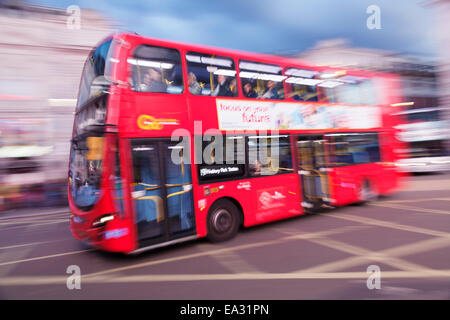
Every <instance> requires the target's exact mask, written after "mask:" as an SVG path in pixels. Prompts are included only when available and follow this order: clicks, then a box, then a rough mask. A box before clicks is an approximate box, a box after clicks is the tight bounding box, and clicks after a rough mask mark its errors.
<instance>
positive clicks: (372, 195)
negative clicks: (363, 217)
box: [358, 180, 378, 204]
mask: <svg viewBox="0 0 450 320" xmlns="http://www.w3.org/2000/svg"><path fill="white" fill-rule="evenodd" d="M377 199H378V195H377V193H376V192H375V191H374V190H373V187H372V186H371V184H370V182H369V181H368V180H363V181H362V182H361V184H360V185H359V187H358V202H359V203H360V204H365V203H368V202H371V201H375V200H377Z"/></svg>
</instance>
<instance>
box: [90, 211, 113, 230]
mask: <svg viewBox="0 0 450 320" xmlns="http://www.w3.org/2000/svg"><path fill="white" fill-rule="evenodd" d="M111 220H114V216H113V215H112V214H106V215H104V216H101V217H99V218H97V219H95V220H94V222H92V226H93V227H94V228H98V227H103V226H104V225H105V224H106V223H107V222H108V221H111Z"/></svg>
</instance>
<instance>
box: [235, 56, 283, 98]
mask: <svg viewBox="0 0 450 320" xmlns="http://www.w3.org/2000/svg"><path fill="white" fill-rule="evenodd" d="M239 70H240V71H239V77H240V78H241V83H242V92H243V93H244V96H245V97H246V98H257V99H272V100H276V99H280V100H283V99H284V86H283V80H284V79H285V78H286V76H284V75H282V74H281V71H282V69H281V67H280V66H278V65H273V64H267V63H260V62H253V61H245V60H241V61H239Z"/></svg>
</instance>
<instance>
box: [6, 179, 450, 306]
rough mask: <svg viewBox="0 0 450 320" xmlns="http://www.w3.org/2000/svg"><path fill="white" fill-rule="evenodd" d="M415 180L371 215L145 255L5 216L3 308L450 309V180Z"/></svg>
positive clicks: (299, 221)
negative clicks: (208, 303)
mask: <svg viewBox="0 0 450 320" xmlns="http://www.w3.org/2000/svg"><path fill="white" fill-rule="evenodd" d="M408 179H409V181H408V182H407V183H406V184H405V186H404V189H403V191H401V192H398V193H396V194H394V195H392V196H389V197H386V198H382V199H380V200H379V201H376V202H373V203H369V204H366V205H364V206H348V207H343V208H339V209H335V210H331V211H328V212H325V213H321V214H317V215H309V216H303V217H298V218H293V219H289V220H285V221H279V222H275V223H271V224H267V225H264V226H259V227H253V228H249V229H245V230H242V231H241V232H240V233H239V234H238V236H237V237H236V238H234V239H233V240H231V241H228V242H225V243H219V244H212V243H209V242H208V241H207V240H203V239H201V240H196V241H192V242H189V243H184V244H180V245H176V246H174V247H169V248H163V249H159V250H156V251H152V252H147V253H143V254H141V255H139V256H124V255H118V254H108V253H104V252H100V251H97V250H95V249H91V248H87V247H84V246H83V245H82V244H81V243H80V242H78V241H77V240H75V239H74V238H73V237H72V236H71V234H70V231H69V224H68V213H66V212H62V213H56V214H55V213H54V214H51V215H36V216H18V217H9V218H7V219H6V218H3V219H1V217H0V231H1V232H0V299H201V300H206V299H450V174H434V175H421V176H413V177H410V178H408ZM71 265H76V266H78V267H79V268H80V272H81V282H80V284H81V287H80V289H76V288H75V289H72V290H69V289H68V287H67V279H68V277H69V276H70V274H67V273H66V271H67V268H68V267H69V266H71ZM369 266H372V267H370V268H372V269H370V270H375V271H377V270H379V273H377V272H375V273H368V272H367V270H368V268H369ZM373 268H374V269H373ZM377 275H380V277H379V278H374V277H375V276H377ZM369 276H371V278H370V279H369ZM368 279H369V281H368ZM378 280H379V281H378ZM368 282H369V285H370V286H371V287H374V288H373V289H369V288H368ZM377 287H378V288H379V289H377Z"/></svg>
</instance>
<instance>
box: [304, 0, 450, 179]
mask: <svg viewBox="0 0 450 320" xmlns="http://www.w3.org/2000/svg"><path fill="white" fill-rule="evenodd" d="M448 3H449V2H446V4H448ZM448 12H449V14H448V18H450V10H449V11H448ZM447 21H448V20H447ZM442 29H443V30H446V31H445V32H446V33H447V35H448V39H447V40H446V46H447V47H448V50H447V53H448V54H449V55H448V56H447V57H446V59H447V60H446V61H447V63H446V65H445V66H444V67H443V65H440V64H438V61H439V60H436V59H432V58H428V57H422V56H413V55H400V54H397V53H393V52H390V51H386V50H380V49H369V48H356V47H352V46H351V44H350V43H349V41H348V40H346V39H332V40H326V41H320V42H318V43H317V44H316V45H315V46H314V47H312V48H311V49H309V50H306V51H304V52H302V53H301V54H298V55H296V56H295V57H296V58H298V59H300V60H303V61H308V62H310V63H314V64H316V65H324V66H332V67H342V68H355V69H364V70H374V71H380V72H388V73H394V74H397V75H399V76H400V77H399V78H398V79H399V80H398V81H401V83H400V85H399V86H396V87H398V88H400V89H399V90H398V92H394V93H393V94H394V95H397V96H398V97H399V98H400V99H398V100H399V101H403V102H405V103H406V105H405V106H402V107H399V108H396V110H395V111H394V109H393V112H395V113H396V114H398V115H399V116H400V117H401V118H402V120H403V124H402V125H400V126H398V128H399V129H401V130H402V132H401V134H400V135H399V138H400V139H401V140H403V141H404V142H406V143H408V146H409V147H408V149H406V150H402V151H403V152H404V156H405V157H407V158H409V159H404V160H402V161H401V162H400V163H399V165H401V166H402V168H404V169H405V171H410V172H422V171H424V170H425V169H426V171H442V170H449V169H450V157H449V156H450V152H449V151H450V148H449V144H448V142H449V138H450V129H449V128H450V121H449V120H450V117H449V115H448V111H449V109H446V106H447V107H448V106H450V99H449V98H450V72H449V70H450V69H449V66H450V32H449V31H448V30H449V29H448V28H444V27H442ZM439 68H440V69H441V70H439ZM442 68H444V70H442ZM442 75H446V76H444V77H442ZM424 164H426V165H424Z"/></svg>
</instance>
